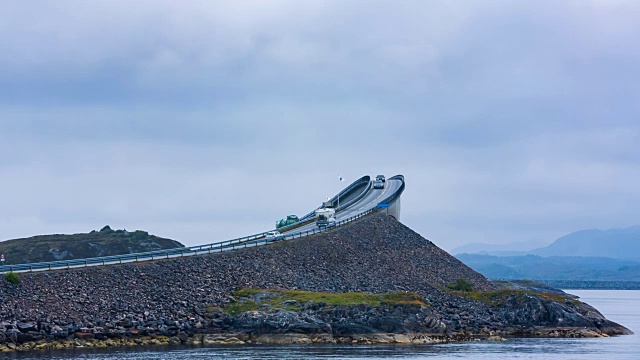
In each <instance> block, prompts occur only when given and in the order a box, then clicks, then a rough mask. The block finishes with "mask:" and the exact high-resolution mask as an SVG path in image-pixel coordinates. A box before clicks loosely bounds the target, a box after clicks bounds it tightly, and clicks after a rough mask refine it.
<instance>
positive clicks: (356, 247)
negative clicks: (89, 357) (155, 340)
mask: <svg viewBox="0 0 640 360" xmlns="http://www.w3.org/2000/svg"><path fill="white" fill-rule="evenodd" d="M457 279H465V280H466V281H468V282H469V283H471V284H472V286H473V288H474V289H475V291H476V292H477V293H478V294H483V293H485V294H488V293H491V292H495V291H505V290H500V289H498V287H496V286H495V285H494V284H492V283H491V282H490V281H488V280H487V279H486V278H484V277H483V276H482V275H480V274H479V273H477V272H475V271H473V270H472V269H470V268H468V267H467V266H465V265H464V264H462V263H461V262H460V261H458V260H457V259H455V258H454V257H452V256H450V255H449V254H447V253H446V252H444V251H443V250H441V249H439V248H438V247H436V246H435V245H434V244H433V243H431V242H430V241H428V240H426V239H424V238H422V237H421V236H420V235H418V234H417V233H415V232H413V231H411V230H410V229H409V228H407V227H406V226H404V225H402V224H400V223H399V222H397V221H395V220H393V219H392V218H390V217H387V216H383V215H381V214H378V215H374V216H370V217H368V218H365V219H363V220H361V221H358V222H356V223H354V224H352V225H350V226H346V227H343V228H338V229H336V230H334V231H330V232H327V233H323V234H318V235H315V236H310V237H306V238H301V239H296V240H291V241H286V242H278V243H274V244H272V245H268V246H261V247H256V248H246V249H238V250H236V251H232V252H225V253H220V254H211V255H202V256H192V257H186V258H176V259H167V260H158V261H153V262H144V263H139V264H123V265H111V266H105V267H95V268H83V269H73V270H63V271H52V272H44V273H31V274H29V273H26V274H20V282H19V283H18V284H16V285H14V284H10V283H8V282H6V281H0V344H7V345H8V344H14V345H19V344H25V343H34V344H35V343H37V342H38V341H44V342H51V341H58V342H62V343H65V344H67V342H68V341H79V340H81V341H84V342H87V343H90V342H92V341H96V342H100V341H102V342H104V341H107V340H112V343H116V344H120V343H121V342H119V341H125V340H126V341H129V340H131V339H140V338H143V337H166V338H167V339H173V340H171V341H178V342H186V341H190V340H188V339H190V338H194V337H197V336H200V335H202V334H214V333H218V334H219V333H221V332H222V333H226V332H231V331H234V332H238V333H242V334H253V335H251V336H257V335H258V333H261V334H262V335H260V336H267V335H277V334H304V335H309V333H310V332H315V333H314V334H325V335H326V334H329V332H328V328H327V325H328V326H330V327H331V332H330V334H331V338H332V339H334V340H335V339H336V337H340V336H343V337H344V338H345V339H347V338H352V337H353V336H356V335H357V334H355V333H356V332H365V333H368V334H375V333H378V332H380V333H386V332H398V333H399V334H403V331H407V332H408V331H409V329H410V328H411V327H415V329H416V330H412V331H413V332H414V333H420V334H422V332H423V331H427V330H425V329H429V330H428V332H429V333H431V334H432V335H434V336H435V335H438V336H440V335H442V336H443V337H442V338H440V340H439V341H444V340H442V339H450V340H451V339H464V338H468V337H469V336H474V335H477V334H487V335H510V334H524V333H525V331H524V329H536V328H539V327H550V326H552V327H553V328H554V329H557V328H572V327H581V328H582V327H583V326H589V328H592V329H594V331H597V332H599V333H603V334H604V333H610V334H616V333H622V332H624V330H623V329H624V328H623V327H620V326H619V325H617V324H614V323H611V322H606V321H605V322H602V321H600V320H601V319H604V318H603V317H602V315H600V314H599V313H597V311H595V309H593V311H583V310H580V309H576V308H574V307H573V306H572V305H570V304H565V303H564V300H560V301H559V302H558V301H555V300H553V301H551V302H547V301H546V300H544V298H540V296H539V295H535V294H530V295H529V296H531V298H530V299H527V301H524V302H522V299H520V298H516V299H512V300H509V298H508V297H507V298H505V299H504V300H505V301H503V302H500V303H497V304H496V303H493V302H490V301H483V299H478V298H473V297H469V296H467V295H466V294H465V293H457V292H452V291H449V290H447V288H446V286H447V285H449V284H452V283H454V282H456V280H457ZM240 287H245V288H256V289H280V290H286V289H302V290H309V291H315V292H333V293H345V292H365V293H373V294H384V293H393V292H405V291H410V292H415V293H417V294H419V295H421V296H422V297H423V298H424V303H425V306H424V309H422V308H420V309H411V313H413V311H414V310H415V311H416V312H415V314H418V315H419V316H418V317H415V318H412V317H411V316H413V315H411V316H409V315H407V316H408V317H403V316H405V313H404V312H403V311H405V310H402V309H396V310H394V309H395V308H394V309H389V308H384V307H380V308H376V307H371V308H367V307H363V308H356V309H355V310H353V311H346V310H345V309H342V310H335V309H328V308H323V309H322V310H321V309H318V310H310V309H307V310H304V311H313V314H312V313H305V312H304V311H302V312H299V311H298V312H296V311H290V312H286V311H284V312H283V310H282V309H279V310H277V309H271V310H269V309H256V310H255V311H258V313H247V314H236V315H229V314H227V315H226V316H219V314H218V315H216V313H215V312H212V311H210V310H211V309H215V308H220V307H223V306H226V305H227V304H233V303H234V301H237V299H236V298H234V293H235V292H236V291H237V289H238V288H240ZM519 291H521V290H519ZM285 310H286V309H285ZM336 311H339V312H340V311H342V312H340V313H339V314H340V315H341V317H340V319H341V320H340V321H338V322H336V321H335V319H337V316H338V313H336ZM345 311H346V312H345ZM407 311H408V310H407ZM394 314H395V315H394ZM406 314H409V312H407V313H406ZM415 314H414V315H415ZM342 315H344V316H342ZM385 316H386V317H385ZM280 317H285V318H286V319H290V320H291V322H289V323H287V324H297V325H295V326H293V327H282V326H280V327H277V326H276V325H277V324H280V323H279V322H278V321H277V320H283V319H281V318H280ZM260 319H263V320H264V321H263V320H260ZM342 319H344V320H342ZM379 319H387V320H384V321H382V322H380V320H379ZM394 319H395V320H394ZM427 319H428V321H427ZM559 319H563V320H562V321H559ZM585 319H586V320H585ZM302 320H304V321H302ZM260 321H262V322H260ZM585 321H590V323H589V324H587V322H585ZM19 324H25V325H22V326H18V325H19ZM256 324H262V325H259V326H258V325H256ZM256 326H258V327H256ZM260 326H264V327H262V329H263V330H264V331H257V330H256V329H260V328H261V327H260ZM268 329H271V330H270V331H271V332H268V331H267V330H268ZM403 329H404V330H403ZM625 330H626V329H625ZM532 331H533V330H532ZM536 331H537V330H536ZM89 334H90V335H89ZM530 335H532V336H538V335H536V334H535V333H530ZM92 336H93V339H92ZM323 336H324V335H323ZM421 336H423V335H421ZM424 336H427V335H424ZM549 336H552V335H549ZM325 337H326V336H325ZM163 339H164V338H163ZM176 339H178V340H176ZM116 340H117V341H116ZM249 340H251V339H249ZM352 340H353V339H352ZM126 341H125V342H126ZM132 341H133V340H132ZM167 341H168V340H167ZM242 341H244V340H242ZM251 341H255V339H253V340H251ZM336 341H337V340H336ZM65 346H66V345H65Z"/></svg>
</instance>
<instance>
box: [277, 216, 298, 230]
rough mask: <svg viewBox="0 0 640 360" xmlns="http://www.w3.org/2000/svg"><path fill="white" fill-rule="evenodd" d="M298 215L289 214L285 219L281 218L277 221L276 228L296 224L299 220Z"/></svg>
mask: <svg viewBox="0 0 640 360" xmlns="http://www.w3.org/2000/svg"><path fill="white" fill-rule="evenodd" d="M299 220H300V219H298V216H297V215H289V216H287V217H286V218H285V219H280V220H278V221H276V229H280V228H281V227H284V226H288V225H292V224H295V223H297V222H298V221H299Z"/></svg>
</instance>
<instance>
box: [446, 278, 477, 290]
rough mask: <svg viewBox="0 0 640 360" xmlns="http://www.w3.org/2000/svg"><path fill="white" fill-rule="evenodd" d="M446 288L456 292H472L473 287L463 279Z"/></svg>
mask: <svg viewBox="0 0 640 360" xmlns="http://www.w3.org/2000/svg"><path fill="white" fill-rule="evenodd" d="M447 287H448V288H449V289H451V290H456V291H465V292H469V291H473V285H472V284H471V283H470V282H468V281H467V280H465V279H458V280H456V283H455V284H451V285H448V286H447Z"/></svg>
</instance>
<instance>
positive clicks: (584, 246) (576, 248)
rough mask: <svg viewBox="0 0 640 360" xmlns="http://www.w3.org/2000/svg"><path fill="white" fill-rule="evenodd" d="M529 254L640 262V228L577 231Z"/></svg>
mask: <svg viewBox="0 0 640 360" xmlns="http://www.w3.org/2000/svg"><path fill="white" fill-rule="evenodd" d="M529 253H530V254H533V255H540V256H597V257H608V258H615V259H635V260H639V259H640V226H634V227H630V228H626V229H611V230H582V231H577V232H574V233H571V234H569V235H565V236H563V237H561V238H559V239H557V240H556V241H554V242H553V243H551V244H550V245H548V246H546V247H543V248H539V249H535V250H532V251H530V252H529Z"/></svg>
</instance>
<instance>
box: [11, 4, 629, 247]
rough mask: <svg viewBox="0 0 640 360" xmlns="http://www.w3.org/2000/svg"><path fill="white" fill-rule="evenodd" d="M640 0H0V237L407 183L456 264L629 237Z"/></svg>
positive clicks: (190, 238)
mask: <svg viewBox="0 0 640 360" xmlns="http://www.w3.org/2000/svg"><path fill="white" fill-rule="evenodd" d="M638 34H640V2H638V1H633V0H630V1H617V0H603V1H588V0H578V1H557V0H553V1H540V0H536V1H422V0H421V1H353V0H351V1H345V0H340V1H309V0H305V1H179V2H176V1H158V0H154V1H135V2H132V1H114V0H109V1H91V2H87V1H26V0H23V1H12V2H10V1H3V2H2V3H1V4H0V54H1V56H0V175H1V177H0V239H11V238H16V237H27V236H32V235H37V234H49V233H78V232H87V231H89V230H92V229H99V228H101V227H102V226H104V225H106V224H109V225H111V227H112V228H126V229H127V230H135V229H143V230H147V231H149V232H151V233H153V234H156V235H159V236H164V237H169V238H172V239H176V240H179V241H181V242H182V243H184V244H186V245H196V244H201V243H206V242H212V241H218V240H225V239H228V238H232V237H236V236H241V235H247V234H252V233H256V232H259V231H264V230H269V229H271V228H273V225H274V222H275V220H277V219H279V218H281V217H283V216H286V215H287V214H290V213H297V214H305V213H307V212H309V211H310V210H312V209H313V208H315V207H316V206H317V205H319V204H320V203H321V201H322V200H323V199H324V198H325V197H326V196H329V195H333V194H334V193H336V192H337V191H338V190H339V189H340V188H341V187H342V185H343V184H340V183H339V182H338V176H339V175H341V176H343V177H344V178H346V179H347V181H353V180H355V179H356V178H358V177H360V176H362V175H365V174H371V175H375V174H378V173H383V174H385V175H387V176H392V175H395V174H404V175H405V177H406V182H407V188H406V191H405V193H404V195H403V197H402V222H403V223H405V224H406V225H408V226H410V227H411V228H412V229H414V230H415V231H417V232H419V233H420V234H422V235H423V236H425V237H427V238H429V239H430V240H432V241H433V242H435V243H436V244H437V245H439V246H441V247H443V248H444V249H446V250H451V249H452V248H454V247H456V246H459V245H463V244H466V243H471V242H486V243H508V242H514V241H531V240H535V241H539V242H540V244H544V243H548V242H550V241H552V240H554V239H555V238H557V237H559V236H561V235H564V234H566V233H568V232H572V231H576V230H580V229H587V228H613V227H627V226H631V225H638V224H640V220H639V219H638V204H640V186H639V185H638V184H640V151H639V150H640V99H639V97H640V41H639V40H638Z"/></svg>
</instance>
